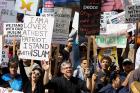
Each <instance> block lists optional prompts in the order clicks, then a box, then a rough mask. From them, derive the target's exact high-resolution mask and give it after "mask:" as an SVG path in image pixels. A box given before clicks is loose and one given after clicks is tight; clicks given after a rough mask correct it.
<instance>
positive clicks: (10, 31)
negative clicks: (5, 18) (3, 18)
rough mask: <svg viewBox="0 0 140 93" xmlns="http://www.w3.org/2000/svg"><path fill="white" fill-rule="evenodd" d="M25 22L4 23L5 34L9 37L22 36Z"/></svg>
mask: <svg viewBox="0 0 140 93" xmlns="http://www.w3.org/2000/svg"><path fill="white" fill-rule="evenodd" d="M23 25H24V24H23V23H4V34H5V35H7V36H8V37H19V38H20V37H21V31H23Z"/></svg>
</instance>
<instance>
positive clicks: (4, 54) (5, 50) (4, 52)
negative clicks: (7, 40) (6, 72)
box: [1, 47, 9, 67]
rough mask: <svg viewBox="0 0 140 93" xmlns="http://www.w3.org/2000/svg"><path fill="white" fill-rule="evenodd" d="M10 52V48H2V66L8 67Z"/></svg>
mask: <svg viewBox="0 0 140 93" xmlns="http://www.w3.org/2000/svg"><path fill="white" fill-rule="evenodd" d="M8 54H9V48H8V47H7V48H5V47H4V48H3V50H2V60H1V62H2V63H1V67H8V62H9V57H8Z"/></svg>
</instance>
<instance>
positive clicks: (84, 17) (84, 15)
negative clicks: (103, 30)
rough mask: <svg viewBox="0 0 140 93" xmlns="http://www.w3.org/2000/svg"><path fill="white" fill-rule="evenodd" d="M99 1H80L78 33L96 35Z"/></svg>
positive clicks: (98, 24) (98, 25) (99, 8)
mask: <svg viewBox="0 0 140 93" xmlns="http://www.w3.org/2000/svg"><path fill="white" fill-rule="evenodd" d="M100 11H101V0H80V13H79V33H80V34H84V35H97V34H99V31H100Z"/></svg>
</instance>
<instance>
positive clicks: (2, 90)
mask: <svg viewBox="0 0 140 93" xmlns="http://www.w3.org/2000/svg"><path fill="white" fill-rule="evenodd" d="M0 93H23V92H21V91H16V90H13V91H12V92H9V91H8V89H7V88H2V87H0Z"/></svg>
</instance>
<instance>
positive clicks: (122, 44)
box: [96, 35, 127, 48]
mask: <svg viewBox="0 0 140 93" xmlns="http://www.w3.org/2000/svg"><path fill="white" fill-rule="evenodd" d="M126 43H127V38H126V36H113V35H109V36H103V35H101V36H96V44H97V46H98V47H101V48H105V47H114V46H115V47H117V48H126Z"/></svg>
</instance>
